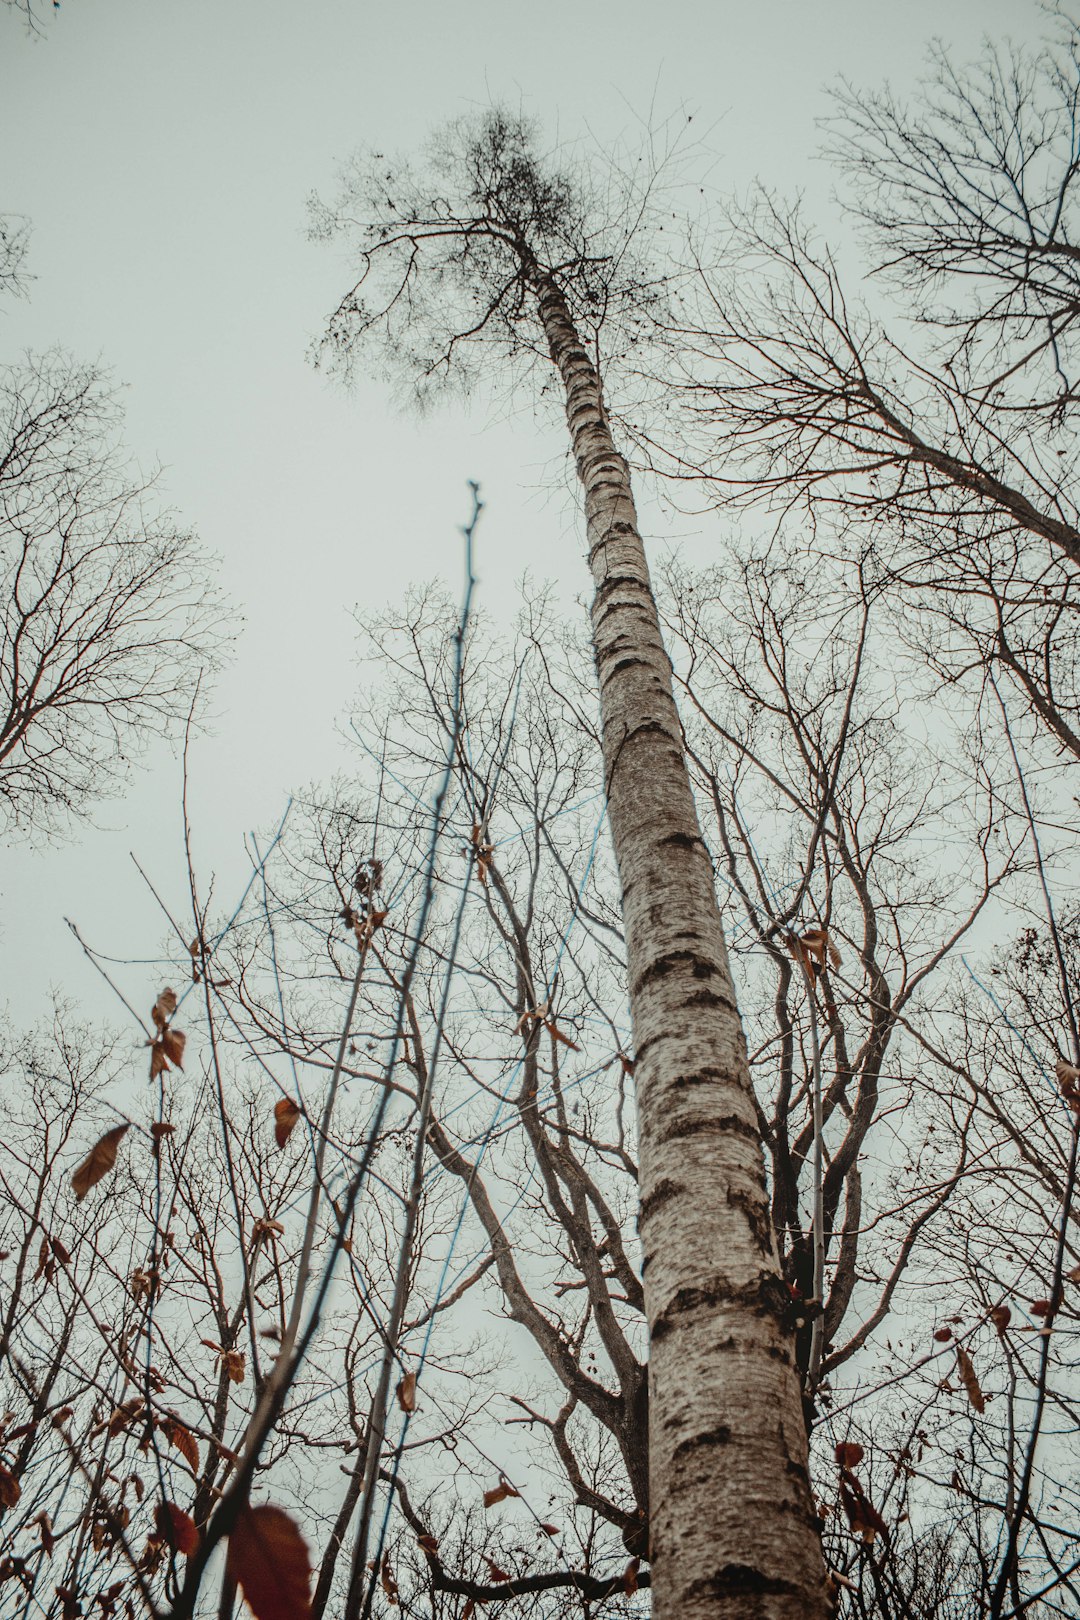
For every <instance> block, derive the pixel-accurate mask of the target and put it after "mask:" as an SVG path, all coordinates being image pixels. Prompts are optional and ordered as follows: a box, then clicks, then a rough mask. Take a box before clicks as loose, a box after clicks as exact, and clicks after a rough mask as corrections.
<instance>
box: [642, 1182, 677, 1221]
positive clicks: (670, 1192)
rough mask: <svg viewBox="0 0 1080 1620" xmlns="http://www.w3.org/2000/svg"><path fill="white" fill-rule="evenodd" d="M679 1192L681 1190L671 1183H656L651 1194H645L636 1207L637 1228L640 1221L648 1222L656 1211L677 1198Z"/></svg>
mask: <svg viewBox="0 0 1080 1620" xmlns="http://www.w3.org/2000/svg"><path fill="white" fill-rule="evenodd" d="M680 1191H681V1188H679V1187H677V1186H676V1185H675V1183H674V1182H673V1181H658V1182H657V1183H656V1186H655V1187H654V1188H653V1190H652V1192H651V1193H647V1194H646V1195H645V1197H644V1198H643V1199H642V1200H641V1202H640V1204H639V1205H638V1226H640V1225H641V1223H642V1221H647V1220H650V1219H651V1218H652V1216H654V1215H655V1214H656V1212H657V1210H658V1209H662V1208H663V1207H664V1205H665V1204H667V1203H670V1201H671V1200H672V1199H673V1198H677V1197H678V1196H679V1193H680Z"/></svg>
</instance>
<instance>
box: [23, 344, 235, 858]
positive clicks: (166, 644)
mask: <svg viewBox="0 0 1080 1620" xmlns="http://www.w3.org/2000/svg"><path fill="white" fill-rule="evenodd" d="M118 422H119V410H118V406H117V403H116V398H115V394H114V392H113V390H112V388H111V386H110V385H109V383H108V381H107V379H105V378H104V377H103V376H102V374H101V373H100V372H96V371H94V370H92V369H89V368H85V367H80V366H77V365H75V364H74V363H73V362H72V361H70V360H68V359H67V358H65V357H63V356H61V355H59V354H52V355H50V356H47V357H45V358H44V359H39V360H36V361H33V360H32V361H29V362H28V363H26V364H24V365H23V366H21V367H9V368H7V369H6V370H5V371H4V373H3V375H2V377H0V589H2V596H3V602H2V607H0V805H2V813H3V817H4V821H5V823H6V825H7V826H9V827H13V828H19V829H24V830H26V831H28V832H30V833H32V834H33V833H49V832H52V831H54V830H56V829H57V828H59V827H61V826H63V825H64V824H65V823H66V822H67V821H69V820H70V818H71V817H79V816H83V817H85V816H86V815H88V814H89V813H91V811H92V807H93V804H94V802H95V800H96V799H98V798H100V797H101V796H103V795H106V794H109V793H115V792H116V791H117V790H118V788H119V786H120V785H121V783H122V782H123V781H124V779H125V778H126V776H127V774H128V770H129V765H130V761H131V759H132V758H133V757H134V756H135V755H137V754H138V752H139V751H140V749H141V748H142V747H143V746H144V745H145V743H146V741H147V739H148V738H149V737H151V736H154V735H160V734H164V733H167V732H169V731H170V730H174V729H175V728H176V727H177V726H178V725H181V724H182V723H183V722H184V721H185V720H187V719H188V718H189V717H190V715H191V713H192V707H193V697H194V693H195V691H196V689H197V687H198V683H199V680H200V678H201V676H202V675H203V673H204V672H209V670H210V669H212V667H213V664H214V659H215V646H216V645H219V644H220V639H221V634H222V631H223V630H224V628H225V622H226V621H225V613H224V609H223V606H222V604H221V602H220V600H219V599H218V597H217V596H216V593H215V591H214V588H213V587H212V586H211V585H210V584H209V582H208V580H207V574H206V563H205V559H204V558H203V557H202V555H201V554H200V552H199V549H198V547H197V545H196V543H195V541H194V540H193V538H192V536H191V534H190V533H188V532H185V531H183V530H181V529H178V528H177V527H176V526H175V524H174V522H173V521H172V519H171V518H170V517H169V516H168V515H166V514H160V513H155V512H154V511H153V510H152V508H151V506H150V501H149V496H150V490H151V487H152V481H151V480H147V479H144V478H141V477H139V476H138V475H136V474H135V473H134V472H133V470H132V468H131V466H130V464H129V463H128V462H127V460H126V458H125V457H124V456H123V455H122V454H121V452H120V450H119V448H118V446H117V441H116V429H117V426H118Z"/></svg>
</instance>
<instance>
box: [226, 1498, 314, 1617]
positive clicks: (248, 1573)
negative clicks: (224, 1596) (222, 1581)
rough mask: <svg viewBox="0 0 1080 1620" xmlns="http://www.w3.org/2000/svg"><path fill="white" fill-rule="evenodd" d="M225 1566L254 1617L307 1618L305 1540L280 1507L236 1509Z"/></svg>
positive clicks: (308, 1588) (308, 1571)
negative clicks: (237, 1513)
mask: <svg viewBox="0 0 1080 1620" xmlns="http://www.w3.org/2000/svg"><path fill="white" fill-rule="evenodd" d="M228 1569H229V1573H230V1574H231V1575H232V1576H233V1578H234V1580H235V1581H236V1582H237V1584H238V1585H239V1587H240V1590H241V1591H242V1592H243V1594H244V1598H245V1600H246V1601H247V1605H248V1607H249V1609H250V1610H251V1612H252V1614H253V1615H255V1617H256V1620H310V1615H311V1560H310V1558H309V1555H308V1548H307V1542H306V1541H305V1540H304V1538H303V1536H302V1535H301V1534H300V1531H299V1529H298V1528H297V1526H296V1525H295V1524H294V1522H293V1520H292V1519H290V1517H289V1515H288V1514H287V1513H284V1512H282V1510H281V1508H276V1507H271V1506H270V1504H269V1503H265V1504H263V1505H261V1506H259V1507H254V1508H252V1507H244V1508H241V1510H240V1513H239V1515H238V1517H237V1520H236V1524H235V1526H234V1528H233V1532H232V1535H231V1536H230V1537H229V1557H228Z"/></svg>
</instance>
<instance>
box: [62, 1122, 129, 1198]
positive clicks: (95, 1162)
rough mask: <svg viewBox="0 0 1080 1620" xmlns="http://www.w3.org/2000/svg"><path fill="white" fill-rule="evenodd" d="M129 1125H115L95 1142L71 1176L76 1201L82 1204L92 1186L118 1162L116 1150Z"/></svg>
mask: <svg viewBox="0 0 1080 1620" xmlns="http://www.w3.org/2000/svg"><path fill="white" fill-rule="evenodd" d="M127 1129H128V1127H127V1126H126V1125H114V1126H113V1128H112V1130H111V1131H106V1132H105V1135H104V1136H103V1137H101V1139H100V1140H99V1141H97V1142H95V1143H94V1145H93V1147H92V1148H91V1149H90V1152H89V1153H88V1154H87V1155H86V1158H85V1159H84V1160H83V1162H82V1164H80V1165H79V1167H78V1169H77V1170H76V1171H75V1172H74V1174H73V1175H72V1177H71V1188H72V1191H73V1192H74V1194H75V1201H76V1203H79V1204H81V1203H82V1201H83V1199H84V1198H85V1197H86V1195H87V1193H88V1192H89V1191H90V1189H91V1187H96V1186H97V1184H98V1182H99V1181H100V1180H101V1178H102V1176H107V1175H108V1173H109V1171H110V1170H111V1169H112V1167H113V1165H114V1164H115V1163H116V1150H117V1148H118V1147H119V1146H120V1143H121V1142H122V1141H123V1139H124V1136H125V1134H126V1133H127Z"/></svg>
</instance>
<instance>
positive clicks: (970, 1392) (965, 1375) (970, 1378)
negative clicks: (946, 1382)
mask: <svg viewBox="0 0 1080 1620" xmlns="http://www.w3.org/2000/svg"><path fill="white" fill-rule="evenodd" d="M956 1362H957V1366H958V1367H959V1368H960V1381H961V1383H962V1384H963V1386H964V1389H965V1391H966V1393H967V1398H968V1400H969V1401H970V1402H971V1404H972V1406H973V1407H974V1408H975V1410H976V1412H985V1411H986V1400H985V1398H984V1396H983V1392H982V1390H981V1389H980V1388H979V1380H978V1378H977V1377H976V1376H975V1364H974V1362H973V1361H972V1359H971V1357H970V1356H969V1355H968V1353H967V1351H966V1350H965V1349H964V1347H963V1345H962V1344H958V1345H957V1347H956Z"/></svg>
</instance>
